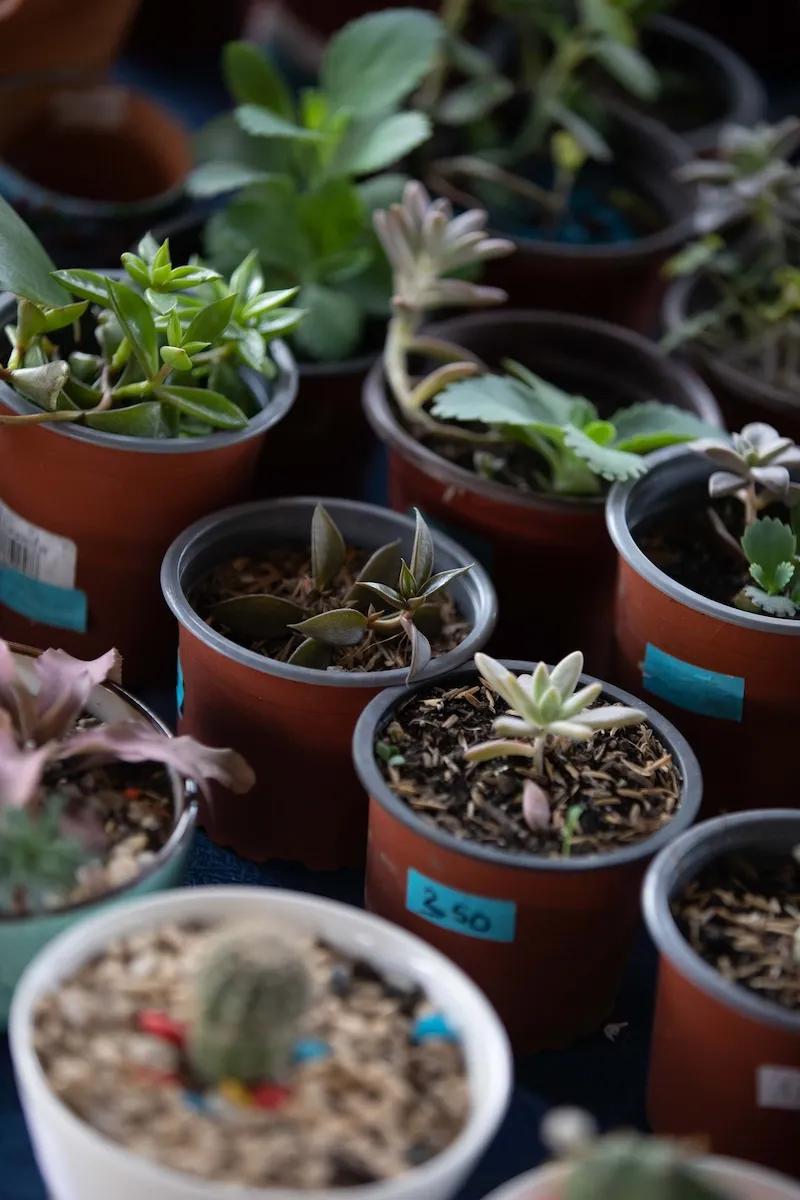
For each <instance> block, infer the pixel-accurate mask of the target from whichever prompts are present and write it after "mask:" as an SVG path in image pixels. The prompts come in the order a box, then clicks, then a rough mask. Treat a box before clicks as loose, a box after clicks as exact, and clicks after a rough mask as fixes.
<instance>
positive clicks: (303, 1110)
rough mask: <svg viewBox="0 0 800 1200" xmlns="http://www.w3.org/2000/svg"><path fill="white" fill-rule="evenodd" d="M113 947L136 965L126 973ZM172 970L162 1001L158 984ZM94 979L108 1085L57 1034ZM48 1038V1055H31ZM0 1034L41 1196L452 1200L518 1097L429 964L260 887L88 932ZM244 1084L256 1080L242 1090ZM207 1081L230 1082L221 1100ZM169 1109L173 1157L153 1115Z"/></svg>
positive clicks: (154, 905) (483, 1033) (480, 1023)
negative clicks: (8, 1046)
mask: <svg viewBox="0 0 800 1200" xmlns="http://www.w3.org/2000/svg"><path fill="white" fill-rule="evenodd" d="M245 933H247V934H248V935H249V936H247V937H246V938H245V936H244V935H245ZM176 934H177V936H176ZM222 939H224V940H222ZM243 942H244V944H242V943H243ZM135 946H139V947H141V949H139V950H135V949H134V947H135ZM145 947H152V949H153V953H152V954H151V955H150V963H151V964H153V966H154V970H151V969H150V968H148V971H147V983H146V984H145V986H144V988H142V987H141V986H140V987H139V988H138V989H137V994H138V999H136V998H134V997H132V994H131V992H130V991H127V992H126V991H125V990H124V985H125V982H126V979H127V978H128V977H129V970H130V966H131V965H132V964H133V963H135V962H136V961H140V959H141V953H142V950H143V949H144V948H145ZM119 948H122V949H123V951H124V950H125V949H126V948H130V950H131V958H130V960H129V963H128V964H127V965H126V964H125V962H124V961H123V960H122V959H121V958H120V956H119ZM193 950H194V951H196V952H197V954H196V955H195V957H194V959H192V957H191V952H192V951H193ZM154 959H155V963H153V960H154ZM170 959H171V960H172V961H171V970H172V975H171V978H172V980H173V985H172V986H167V987H164V986H163V983H162V985H161V986H159V979H160V974H161V972H162V971H163V969H164V968H165V967H166V968H167V969H169V960H170ZM198 960H199V961H198ZM101 963H105V964H106V966H107V968H108V969H109V970H110V971H111V972H112V973H113V974H114V975H115V977H116V980H117V981H118V982H116V986H113V987H112V988H108V986H107V985H104V987H103V996H104V998H105V999H106V1002H107V1004H106V1007H104V1009H103V1012H102V1024H101V1028H102V1030H103V1033H102V1036H103V1037H106V1038H107V1039H109V1041H110V1043H111V1044H112V1045H113V1046H114V1047H115V1048H116V1049H117V1051H118V1054H117V1055H115V1062H116V1064H117V1065H116V1067H115V1068H112V1069H111V1071H109V1069H108V1067H105V1068H104V1067H102V1066H101V1065H100V1064H99V1063H98V1062H96V1061H95V1059H94V1048H95V1046H96V1045H97V1043H98V1035H99V1031H98V1035H96V1036H92V1035H91V1034H89V1035H88V1037H87V1035H86V1033H85V1032H84V1033H83V1034H81V1035H80V1037H81V1040H82V1041H83V1043H84V1050H83V1053H82V1055H81V1057H82V1063H81V1064H80V1065H79V1064H78V1063H77V1062H76V1060H75V1058H74V1049H70V1047H74V1046H75V1045H76V1041H75V1026H74V1024H73V1025H72V1026H70V1024H68V1023H67V1022H65V1021H63V1020H62V1019H61V1018H59V1017H57V1016H55V1014H56V1012H57V1011H61V1010H62V1008H63V1005H64V1004H65V1003H66V1002H67V996H68V994H70V993H72V994H77V999H78V1001H79V1003H80V1002H82V1003H83V1006H84V1008H83V1011H84V1014H87V1013H93V1012H99V1011H100V1010H99V1009H98V1007H97V1000H98V999H99V998H100V997H98V996H97V993H96V992H95V993H92V991H91V986H92V985H91V982H90V978H91V976H92V973H93V971H94V970H95V969H97V968H98V967H99V965H100V964H101ZM135 969H136V968H135V967H134V971H135ZM309 977H311V980H312V981H313V984H314V989H313V993H312V996H311V998H310V999H306V996H307V992H308V983H309ZM181 981H183V984H184V987H185V992H186V1000H187V1002H188V1006H189V1009H190V1010H191V1011H188V1010H187V1007H186V1004H184V1003H183V1002H181V999H180V997H179V995H178V992H179V989H180V982H181ZM226 984H227V985H228V986H227V987H225V986H224V985H226ZM154 985H155V986H154ZM175 985H177V986H175ZM304 1000H305V1001H306V1008H305V1012H304V1013H303V1011H302V1010H303V1001H304ZM109 1001H110V1003H109ZM217 1001H218V1002H219V1003H217ZM145 1004H149V1005H151V1008H150V1010H149V1011H148V1010H145V1012H142V1011H141V1010H142V1008H143V1007H144V1005H145ZM376 1005H377V1006H378V1008H379V1010H380V1013H381V1015H380V1016H379V1017H378V1019H377V1020H376V1019H375V1018H374V1017H373V1016H371V1015H370V1014H372V1013H374V1012H375V1006H376ZM48 1009H49V1010H51V1011H52V1012H53V1015H54V1017H55V1020H54V1021H52V1022H51V1021H49V1020H48V1019H47V1018H46V1017H45V1012H46V1011H47V1010H48ZM137 1010H138V1011H137ZM153 1010H155V1011H153ZM111 1012H113V1013H115V1014H116V1016H113V1017H110V1013H111ZM278 1013H280V1016H279V1018H278V1019H277V1020H276V1015H277V1014H278ZM298 1018H300V1020H298ZM43 1019H44V1025H43V1024H42V1021H43ZM78 1020H80V1017H78ZM89 1020H90V1021H91V1017H89ZM137 1026H138V1031H137ZM46 1027H49V1028H50V1029H51V1030H53V1032H54V1033H55V1035H56V1040H54V1041H50V1040H49V1039H48V1040H47V1042H44V1041H43V1040H42V1032H43V1028H46ZM11 1037H12V1041H13V1046H14V1050H13V1053H14V1061H15V1071H16V1076H17V1081H18V1086H19V1088H20V1092H21V1095H22V1097H23V1104H24V1106H25V1110H26V1115H27V1120H28V1123H29V1126H30V1128H31V1132H32V1134H33V1139H34V1143H35V1144H36V1146H37V1148H38V1157H39V1161H40V1165H41V1168H42V1171H43V1173H44V1175H45V1176H46V1178H47V1181H48V1186H49V1188H50V1191H51V1194H52V1195H53V1197H54V1200H67V1197H71V1196H74V1195H80V1196H81V1200H100V1198H101V1197H105V1196H107V1195H108V1194H109V1191H111V1192H112V1193H113V1194H115V1195H119V1196H123V1195H138V1194H142V1193H143V1191H144V1190H146V1189H148V1188H149V1189H150V1190H151V1192H152V1193H153V1194H154V1195H157V1196H158V1197H159V1200H211V1197H213V1196H218V1195H219V1194H220V1191H224V1192H225V1193H226V1194H229V1195H230V1197H231V1200H240V1198H241V1200H245V1197H247V1198H248V1200H251V1198H255V1197H260V1196H263V1197H264V1198H265V1200H266V1198H267V1197H268V1196H271V1195H281V1196H285V1197H287V1200H289V1198H290V1197H291V1198H295V1197H297V1200H299V1198H300V1197H301V1196H317V1197H322V1196H325V1195H341V1196H342V1197H343V1198H345V1200H358V1198H359V1197H362V1196H363V1197H364V1200H371V1198H372V1197H378V1196H380V1197H385V1198H386V1200H418V1198H421V1197H423V1196H424V1197H426V1200H448V1198H449V1197H451V1196H452V1195H453V1193H454V1192H455V1191H456V1190H457V1189H458V1187H459V1185H460V1183H461V1181H462V1179H463V1178H464V1177H465V1176H466V1174H467V1173H468V1171H469V1169H470V1168H471V1166H472V1165H473V1164H474V1163H475V1161H476V1160H477V1158H478V1157H479V1155H480V1154H481V1152H482V1151H483V1150H484V1149H485V1147H486V1146H487V1144H488V1142H489V1140H490V1139H491V1137H492V1135H493V1133H494V1131H495V1129H496V1128H497V1126H498V1124H499V1122H500V1120H501V1118H502V1116H503V1112H504V1110H505V1107H506V1104H507V1102H508V1096H509V1091H510V1087H511V1062H510V1055H509V1050H508V1043H507V1039H506V1037H505V1034H504V1032H503V1029H502V1027H501V1025H500V1022H499V1021H498V1019H497V1017H496V1015H495V1014H494V1012H493V1011H492V1009H491V1008H490V1006H489V1005H488V1004H487V1002H486V1000H485V998H484V997H483V996H482V995H481V993H480V992H479V991H478V989H477V988H476V987H475V986H474V985H473V984H472V983H471V982H470V981H469V980H468V979H467V978H466V977H465V976H464V975H463V974H462V973H461V972H460V971H459V970H458V969H457V968H456V967H454V966H453V965H452V964H451V963H449V962H448V961H447V960H446V959H445V958H444V957H443V956H442V955H440V954H437V953H436V951H434V950H432V949H431V948H430V947H428V946H426V945H424V944H423V943H421V942H419V941H418V940H417V939H416V938H412V937H410V936H409V935H408V934H407V933H405V932H404V931H402V930H399V929H396V928H394V927H393V926H391V925H389V924H388V923H387V922H385V921H379V920H378V919H377V918H375V917H371V916H369V915H367V914H365V913H363V912H361V911H359V910H358V909H355V908H352V907H349V906H347V905H343V904H336V903H334V902H332V901H330V900H323V899H318V898H316V897H311V896H307V895H301V894H294V893H292V892H287V891H282V890H280V891H279V890H273V889H267V888H228V887H222V888H221V887H213V888H200V889H192V890H191V891H185V892H175V893H172V894H171V895H170V896H168V897H162V898H156V899H154V900H153V899H151V900H144V901H137V902H135V903H133V904H128V905H125V906H124V907H120V908H119V909H117V910H116V911H115V912H114V913H113V914H111V913H107V914H103V915H102V916H101V917H99V918H95V919H94V920H93V921H87V922H86V923H85V924H83V925H82V926H81V927H80V928H79V929H76V930H74V931H72V932H71V933H70V934H68V935H65V936H64V937H62V938H60V939H58V940H57V941H56V942H54V943H52V944H51V946H50V947H48V950H47V951H46V953H45V954H43V955H42V956H41V957H40V958H39V959H38V960H37V962H36V964H35V965H34V966H33V967H32V968H31V969H30V970H29V971H28V972H27V974H26V977H25V978H24V979H23V981H22V983H21V984H20V987H19V989H18V991H17V995H16V998H15V1002H14V1008H13V1012H12V1017H11ZM61 1038H63V1039H64V1040H63V1042H62V1041H61ZM387 1043H388V1044H390V1045H391V1058H390V1059H387V1054H386V1047H387ZM129 1047H130V1048H131V1049H133V1051H134V1055H137V1051H138V1056H137V1057H136V1061H135V1062H134V1063H131V1059H130V1057H129V1050H128V1048H129ZM254 1047H258V1049H257V1050H254ZM187 1051H188V1053H187ZM265 1052H266V1057H265ZM65 1054H66V1056H67V1058H68V1059H69V1060H70V1063H73V1064H74V1065H75V1066H76V1067H77V1069H78V1072H79V1073H81V1074H83V1077H84V1080H86V1072H85V1070H84V1069H83V1067H84V1065H85V1064H86V1063H87V1062H90V1063H91V1064H92V1067H93V1074H94V1076H95V1083H90V1088H91V1091H92V1092H93V1093H94V1095H93V1097H92V1098H91V1099H89V1098H88V1097H87V1096H86V1095H84V1096H83V1097H81V1094H80V1088H78V1089H77V1090H76V1089H75V1088H72V1087H69V1086H68V1087H67V1089H66V1090H65V1087H64V1083H65V1077H64V1076H63V1075H62V1076H61V1078H59V1071H60V1068H59V1067H58V1066H57V1062H58V1060H59V1059H60V1058H63V1056H64V1055H65ZM189 1056H191V1058H190V1057H189ZM287 1059H289V1060H291V1059H293V1060H294V1061H293V1062H291V1065H290V1066H289V1067H288V1069H287V1067H286V1062H287ZM128 1063H131V1065H132V1066H133V1072H132V1073H131V1072H130V1071H128V1070H126V1065H127V1064H128ZM190 1063H191V1064H193V1065H190ZM148 1065H149V1066H150V1067H151V1070H150V1071H149V1073H148V1072H147V1069H146V1068H147V1067H148ZM165 1066H166V1071H165V1069H164V1068H165ZM137 1068H139V1069H138V1070H137ZM152 1068H155V1069H152ZM253 1068H255V1069H256V1070H257V1071H258V1072H259V1073H260V1072H261V1071H264V1073H265V1074H266V1075H267V1076H268V1078H267V1079H266V1080H254V1079H253V1076H252V1074H251V1072H252V1071H253ZM276 1068H277V1070H276ZM245 1069H246V1073H245ZM220 1073H224V1074H225V1076H227V1078H225V1079H223V1081H222V1083H221V1085H220V1086H219V1087H215V1086H214V1081H215V1080H216V1079H217V1078H218V1076H219V1074H220ZM67 1074H68V1075H69V1074H73V1077H74V1072H72V1071H71V1070H70V1067H67ZM148 1076H149V1077H148ZM165 1076H167V1077H166V1078H165ZM270 1076H271V1077H272V1078H270ZM275 1076H277V1077H275ZM170 1077H171V1078H170ZM254 1083H255V1085H256V1086H255V1087H254V1086H253V1084H254ZM95 1084H96V1085H97V1087H95ZM98 1088H99V1089H102V1091H103V1092H104V1093H105V1095H106V1100H105V1101H104V1102H103V1104H102V1109H103V1111H100V1109H99V1108H98V1105H97V1099H98V1090H97V1089H98ZM87 1100H88V1103H87V1102H86V1101H87ZM131 1107H135V1108H137V1109H138V1111H139V1114H140V1116H144V1117H145V1121H146V1125H147V1126H148V1127H149V1131H150V1132H149V1134H148V1135H147V1136H145V1137H144V1138H142V1137H137V1136H135V1135H133V1132H132V1130H131V1127H130V1125H129V1124H127V1122H126V1120H125V1117H124V1112H125V1111H126V1110H127V1111H130V1109H131ZM204 1107H205V1109H206V1111H205V1112H203V1111H202V1110H203V1108H204ZM198 1110H200V1111H198ZM276 1110H277V1111H276ZM167 1111H169V1112H170V1113H172V1114H173V1117H172V1118H171V1119H177V1120H178V1122H179V1125H180V1127H181V1130H182V1132H181V1135H180V1136H179V1137H178V1138H177V1139H175V1138H173V1139H170V1137H169V1133H168V1126H169V1122H167V1121H165V1120H163V1119H162V1116H161V1115H160V1114H164V1113H165V1112H167ZM104 1113H105V1115H104ZM145 1114H149V1116H145ZM276 1118H278V1119H276ZM126 1124H127V1129H126ZM165 1133H166V1135H167V1136H166V1137H164V1136H163V1134H165ZM170 1140H171V1141H172V1145H170ZM181 1145H182V1147H183V1152H181V1149H180V1146H181ZM221 1150H222V1153H221V1152H220V1151H221Z"/></svg>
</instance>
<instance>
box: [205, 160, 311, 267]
mask: <svg viewBox="0 0 800 1200" xmlns="http://www.w3.org/2000/svg"><path fill="white" fill-rule="evenodd" d="M205 246H206V253H207V255H208V257H209V259H210V260H211V262H212V263H213V264H214V266H215V267H217V268H218V269H219V270H221V271H223V272H225V273H229V272H231V271H233V270H234V269H235V268H236V267H238V266H239V264H240V263H241V261H242V259H243V258H245V256H246V255H247V254H249V253H250V251H251V250H255V251H256V253H257V254H258V258H259V262H260V263H261V265H262V266H263V267H273V268H280V269H283V270H285V271H286V272H287V273H289V274H290V276H291V278H292V279H296V278H298V277H302V275H303V274H304V272H305V270H306V268H307V265H308V263H309V262H310V261H312V260H313V250H312V246H311V242H310V240H309V238H308V235H307V233H306V232H305V230H304V229H303V228H302V227H301V225H300V222H299V215H298V208H297V192H296V189H295V187H294V184H293V183H292V181H291V180H290V179H286V178H283V177H281V178H278V179H271V180H268V181H267V182H266V183H260V184H255V185H254V186H253V187H250V188H247V189H246V190H245V191H244V192H241V193H240V194H239V195H238V196H236V197H235V198H234V199H233V200H232V201H231V202H230V204H228V205H227V206H226V208H225V209H224V210H223V211H221V212H217V213H214V215H213V216H212V217H211V218H210V220H209V221H208V223H207V224H206V230H205ZM287 282H289V281H288V280H287Z"/></svg>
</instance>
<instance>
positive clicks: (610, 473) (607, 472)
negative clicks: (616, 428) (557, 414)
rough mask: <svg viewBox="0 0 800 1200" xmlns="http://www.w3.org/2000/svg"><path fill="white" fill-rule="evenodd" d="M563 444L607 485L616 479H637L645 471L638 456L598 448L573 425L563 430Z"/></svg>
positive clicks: (645, 468) (595, 443)
mask: <svg viewBox="0 0 800 1200" xmlns="http://www.w3.org/2000/svg"><path fill="white" fill-rule="evenodd" d="M564 444H565V446H567V448H568V449H569V450H571V451H572V453H573V454H575V455H576V456H577V457H578V458H579V459H580V460H581V461H582V462H584V463H586V465H587V466H588V467H590V468H591V470H592V471H593V473H594V474H595V475H599V476H600V478H601V479H605V480H607V481H608V482H609V483H610V482H612V481H613V480H617V479H638V478H639V476H640V475H644V474H645V473H646V471H647V463H646V462H645V461H644V459H643V458H640V457H639V455H637V454H628V453H627V452H626V451H624V450H616V449H614V448H613V447H612V446H600V445H598V443H597V442H594V441H592V439H591V438H590V437H587V436H586V434H585V433H584V432H583V430H581V429H577V428H576V427H575V426H574V425H568V426H567V427H566V429H565V430H564Z"/></svg>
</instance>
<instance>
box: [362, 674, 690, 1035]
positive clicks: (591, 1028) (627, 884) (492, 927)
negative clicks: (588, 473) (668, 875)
mask: <svg viewBox="0 0 800 1200" xmlns="http://www.w3.org/2000/svg"><path fill="white" fill-rule="evenodd" d="M534 665H535V664H531V663H527V662H517V661H508V662H506V666H508V667H509V668H511V670H514V671H517V672H520V671H532V670H533V667H534ZM476 678H477V673H476V671H475V668H474V667H473V666H465V667H462V668H461V669H460V670H458V671H455V672H453V673H452V674H451V675H449V676H448V677H447V678H446V679H445V680H442V682H443V683H444V684H446V685H447V686H453V687H455V686H458V685H459V684H461V685H463V684H465V683H468V682H472V681H474V680H475V679H476ZM581 682H582V683H590V682H592V677H591V676H588V675H586V676H582V679H581ZM603 688H604V692H605V694H606V695H607V696H608V697H609V698H610V699H611V700H617V701H621V702H622V703H624V704H635V705H637V706H638V707H640V708H642V709H643V710H644V711H645V712H646V714H647V720H648V722H649V723H650V724H651V725H652V726H653V728H654V729H655V730H656V731H657V732H658V735H659V737H660V738H661V740H662V741H663V742H664V744H665V745H666V746H667V747H668V749H669V751H670V753H671V754H672V755H673V757H674V759H675V761H676V763H677V766H678V770H679V772H680V776H681V781H682V793H681V804H680V808H679V809H678V811H677V813H676V815H675V817H674V818H673V820H672V821H671V822H670V823H669V824H668V825H667V826H665V827H664V828H663V829H661V830H659V832H658V833H656V834H654V835H653V837H650V838H647V839H645V840H644V841H642V842H639V843H638V844H637V845H633V846H626V847H624V848H622V849H620V850H615V851H613V852H612V853H609V854H594V855H587V856H585V857H575V858H545V857H543V856H537V855H533V854H507V853H505V852H503V851H501V850H498V849H496V848H494V847H490V846H484V845H481V844H480V843H479V842H475V841H470V840H463V839H458V838H455V837H453V836H452V835H450V834H448V833H445V832H444V831H443V830H441V829H439V828H438V827H436V826H435V825H433V824H430V823H428V822H426V821H424V820H422V819H421V818H420V817H419V816H417V815H416V814H415V813H414V812H413V810H412V809H411V808H409V806H408V805H407V804H404V803H403V801H402V800H400V799H399V798H398V797H397V796H395V794H394V792H393V791H392V790H391V789H390V788H389V786H388V785H387V783H386V781H385V780H384V777H383V774H382V772H381V771H380V769H379V767H378V765H377V763H376V761H375V751H374V745H375V741H376V740H377V739H379V738H380V735H381V731H382V730H383V729H384V728H385V727H386V725H387V724H388V723H389V722H390V721H391V720H392V718H393V715H394V713H395V712H396V711H397V710H398V708H399V707H400V706H401V705H402V704H403V703H404V702H405V701H406V700H407V699H408V696H409V694H410V693H409V689H407V688H402V689H397V690H393V691H391V692H384V693H383V694H382V695H380V696H378V697H377V698H376V699H375V700H373V701H372V703H371V704H370V705H369V707H368V708H367V709H365V711H364V713H363V714H362V716H361V718H360V720H359V722H358V725H357V727H356V732H355V737H354V739H353V758H354V761H355V765H356V770H357V771H358V774H359V777H360V779H361V782H362V784H363V785H364V788H365V789H366V791H367V793H368V794H369V797H370V810H369V842H368V850H367V880H366V902H367V908H368V909H370V911H371V912H376V913H378V914H380V915H381V916H383V917H386V918H388V919H389V920H390V921H394V922H395V924H397V925H402V926H403V927H404V928H406V929H410V930H411V931H412V932H414V933H416V934H417V935H418V936H419V937H422V938H424V939H425V940H426V941H428V942H431V943H432V944H433V945H434V946H436V947H437V948H438V949H440V950H441V951H442V952H443V953H445V954H447V955H448V957H450V958H451V959H453V961H454V962H456V963H458V965H459V966H460V967H462V968H463V969H464V970H465V971H466V972H467V973H468V974H469V975H471V976H472V978H473V979H474V980H475V981H476V982H477V983H478V984H479V985H480V987H482V988H483V990H484V991H485V992H486V994H487V996H488V997H489V998H490V1000H491V1002H492V1003H493V1004H494V1006H495V1007H496V1008H497V1010H498V1012H499V1013H500V1016H501V1017H502V1019H503V1021H504V1022H505V1024H506V1027H507V1029H508V1031H509V1034H510V1036H511V1040H512V1042H513V1043H514V1045H515V1047H516V1049H518V1050H521V1051H532V1050H541V1049H545V1048H551V1047H559V1046H564V1045H566V1044H568V1043H570V1042H573V1041H575V1040H576V1039H577V1038H579V1037H581V1036H583V1035H585V1034H589V1033H593V1032H595V1031H596V1030H597V1029H599V1028H600V1027H601V1026H602V1024H603V1023H604V1021H605V1020H606V1019H607V1018H608V1016H609V1014H610V1013H611V1010H612V1007H613V1004H614V1000H615V998H616V994H617V990H618V988H619V984H620V980H621V977H622V972H623V970H624V967H625V963H626V960H627V958H628V955H629V953H630V949H631V943H632V941H633V937H634V934H635V931H636V928H637V926H638V921H639V888H640V884H641V880H642V876H643V874H644V870H645V867H646V865H647V862H648V860H649V859H650V858H651V856H652V855H653V854H655V853H656V852H657V851H658V850H659V849H660V848H661V847H662V846H664V845H665V844H666V843H667V842H670V841H671V840H672V839H673V838H674V837H676V836H677V834H678V833H680V832H681V831H682V830H683V829H685V828H686V827H687V826H688V825H689V824H690V823H691V822H692V821H693V820H694V817H695V815H696V814H697V810H698V807H699V804H700V796H701V792H702V780H701V776H700V770H699V767H698V766H697V760H696V759H695V756H694V754H693V753H692V750H691V748H690V747H689V745H688V744H687V743H686V741H685V740H684V739H683V738H682V737H681V735H680V734H679V733H678V731H677V730H676V729H674V728H673V726H672V725H670V724H669V722H667V721H665V720H664V718H663V717H662V716H660V714H659V713H657V712H655V710H654V709H652V708H649V707H648V706H647V705H645V704H641V702H640V701H639V700H638V699H635V698H634V697H633V696H630V695H628V693H627V692H622V691H620V690H619V689H617V688H614V687H610V686H609V685H607V684H604V685H603Z"/></svg>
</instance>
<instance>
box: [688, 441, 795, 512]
mask: <svg viewBox="0 0 800 1200" xmlns="http://www.w3.org/2000/svg"><path fill="white" fill-rule="evenodd" d="M690 449H691V450H693V451H694V452H695V453H696V454H701V455H702V456H703V457H704V458H707V459H708V460H709V462H711V463H713V464H714V466H715V467H719V468H720V470H717V471H715V472H714V473H713V475H712V476H711V478H710V479H709V481H708V492H709V495H710V496H711V498H712V499H718V498H720V497H722V496H736V497H737V498H738V499H740V500H741V501H742V504H743V505H744V509H745V523H746V524H747V525H750V524H752V522H753V521H754V520H755V519H756V517H757V515H758V513H759V511H760V510H761V509H762V508H764V507H765V506H766V505H768V504H774V503H775V501H776V500H777V501H780V502H781V503H783V504H786V505H788V506H789V507H791V506H793V505H794V504H797V503H800V483H795V482H793V480H792V477H791V475H790V473H789V472H790V469H791V468H794V467H800V446H795V444H794V443H793V442H792V439H791V438H788V437H781V436H780V434H779V433H778V431H777V429H774V428H773V426H772V425H765V424H764V423H763V422H761V421H756V422H753V423H752V424H750V425H745V427H744V428H743V429H742V431H741V433H734V434H733V437H732V440H731V441H730V442H729V441H728V440H727V439H723V438H701V439H700V440H699V441H696V442H694V443H693V444H692V445H691V446H690Z"/></svg>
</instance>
